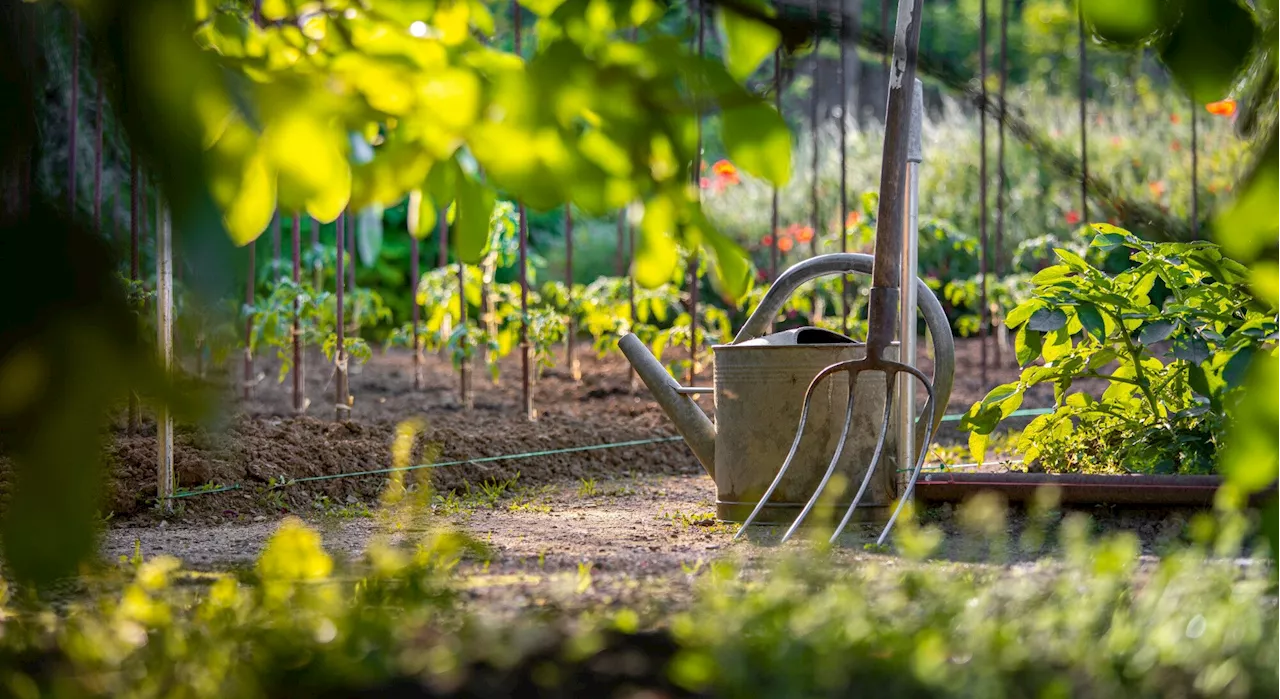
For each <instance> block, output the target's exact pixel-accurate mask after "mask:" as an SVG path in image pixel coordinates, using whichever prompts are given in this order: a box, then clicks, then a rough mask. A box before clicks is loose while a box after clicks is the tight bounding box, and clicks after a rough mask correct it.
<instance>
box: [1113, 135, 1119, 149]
mask: <svg viewBox="0 0 1280 699" xmlns="http://www.w3.org/2000/svg"><path fill="white" fill-rule="evenodd" d="M1111 145H1112V147H1115V148H1119V147H1120V137H1119V136H1112V137H1111Z"/></svg>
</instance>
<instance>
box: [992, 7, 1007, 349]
mask: <svg viewBox="0 0 1280 699" xmlns="http://www.w3.org/2000/svg"><path fill="white" fill-rule="evenodd" d="M1008 54H1009V0H1000V85H999V87H998V88H997V90H998V91H997V93H996V99H997V100H999V102H1000V109H999V111H998V112H997V114H998V115H999V116H998V118H997V120H996V253H995V260H994V261H995V264H994V265H992V267H993V268H994V269H993V273H994V274H995V275H996V277H997V278H999V276H1000V275H1001V274H1004V270H1005V265H1004V254H1005V250H1004V214H1005V188H1006V187H1007V186H1008V178H1007V175H1006V172H1005V167H1004V116H1005V102H1004V95H1005V87H1006V84H1007V83H1008V80H1009V61H1008V58H1009V56H1008ZM992 310H994V309H992ZM993 323H994V325H995V327H994V328H993V329H994V331H995V343H994V350H995V352H994V357H993V359H994V361H995V363H996V366H1000V354H1001V352H1003V351H1004V347H1003V346H1002V345H1004V338H1005V337H1006V333H1005V326H1004V323H1001V322H998V321H996V320H994V319H993Z"/></svg>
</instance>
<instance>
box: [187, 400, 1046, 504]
mask: <svg viewBox="0 0 1280 699" xmlns="http://www.w3.org/2000/svg"><path fill="white" fill-rule="evenodd" d="M1051 412H1053V409H1052V408H1029V409H1027V410H1015V411H1013V412H1012V413H1009V415H1007V416H1006V417H1022V416H1027V415H1047V414H1049V413H1051ZM962 417H964V413H955V414H953V415H944V416H943V417H942V422H954V421H956V420H959V419H960V418H962ZM680 440H681V437H659V438H655V439H635V440H632V441H629V442H611V443H609V444H593V445H591V446H586V447H566V448H564V449H546V450H543V451H527V452H524V453H523V454H505V455H503V456H482V457H480V458H476V459H458V460H457V461H441V462H439V463H434V464H418V465H416V466H396V467H392V468H378V469H373V470H370V471H354V472H352V473H334V474H330V475H326V476H304V477H302V478H293V479H291V480H288V481H285V482H284V483H282V484H280V485H275V486H271V488H269V489H268V490H275V489H277V488H282V487H284V486H287V485H293V484H294V483H306V482H308V481H328V480H334V479H337V478H355V477H357V476H379V475H385V474H388V473H397V472H402V471H417V470H419V469H424V468H442V467H444V466H461V465H463V464H482V463H487V462H491V461H512V460H518V459H532V458H534V457H536V456H551V455H553V454H572V453H575V452H582V451H598V450H600V449H617V448H619V447H636V446H643V445H645V444H664V443H667V442H678V441H680ZM242 487H243V486H241V485H240V484H239V483H235V484H233V485H228V486H223V487H221V488H210V489H208V490H188V491H184V492H178V493H174V494H173V495H170V496H169V497H168V498H166V499H168V500H177V499H179V498H193V497H195V496H197V495H213V494H214V493H225V492H228V491H232V490H241V489H242Z"/></svg>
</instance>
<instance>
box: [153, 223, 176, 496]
mask: <svg viewBox="0 0 1280 699" xmlns="http://www.w3.org/2000/svg"><path fill="white" fill-rule="evenodd" d="M156 347H157V348H159V350H160V367H161V369H162V370H163V371H164V373H165V376H166V377H168V378H172V376H173V231H172V223H171V221H170V220H169V211H168V209H167V208H166V207H165V205H164V202H163V200H162V199H161V198H159V197H157V201H156ZM173 480H174V479H173V416H172V415H170V414H169V407H168V406H167V405H165V404H164V403H163V402H162V403H160V404H159V405H158V406H157V408H156V483H157V491H156V495H157V497H158V498H159V501H160V503H161V507H162V509H163V510H164V511H165V512H171V511H172V510H173V501H172V500H171V499H170V498H171V496H172V495H173Z"/></svg>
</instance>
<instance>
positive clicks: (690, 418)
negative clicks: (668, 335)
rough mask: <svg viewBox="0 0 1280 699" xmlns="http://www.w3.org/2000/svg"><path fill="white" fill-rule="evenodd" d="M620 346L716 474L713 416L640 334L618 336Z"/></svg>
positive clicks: (668, 413) (703, 462) (677, 429)
mask: <svg viewBox="0 0 1280 699" xmlns="http://www.w3.org/2000/svg"><path fill="white" fill-rule="evenodd" d="M618 349H620V350H622V354H623V355H624V356H625V357H626V358H627V361H628V362H631V366H632V367H634V368H635V370H636V373H637V374H639V375H640V380H642V381H644V385H645V386H647V387H648V388H649V392H650V393H652V394H653V398H654V400H656V401H658V405H659V406H661V407H662V410H663V412H665V413H666V414H667V417H669V418H671V421H672V422H674V423H675V424H676V431H677V432H679V433H680V436H681V437H683V438H684V441H685V442H686V443H687V444H688V445H689V449H691V450H692V451H693V455H694V456H696V457H698V462H699V463H701V464H702V467H703V468H704V469H706V470H707V473H708V474H710V475H711V477H712V478H715V476H716V428H715V425H713V424H711V418H709V417H707V414H706V413H704V412H702V408H699V407H698V406H697V404H696V403H694V402H693V399H692V398H690V397H689V395H688V394H687V393H682V392H681V386H680V384H679V383H677V382H676V380H675V379H673V378H671V375H670V374H668V373H667V370H666V369H664V368H663V367H662V364H661V363H659V362H658V360H657V358H656V357H654V356H653V353H652V352H650V351H649V348H648V347H645V345H644V343H643V342H641V341H640V338H638V337H636V336H635V335H634V334H632V333H627V334H626V335H623V336H622V338H621V339H619V340H618Z"/></svg>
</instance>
